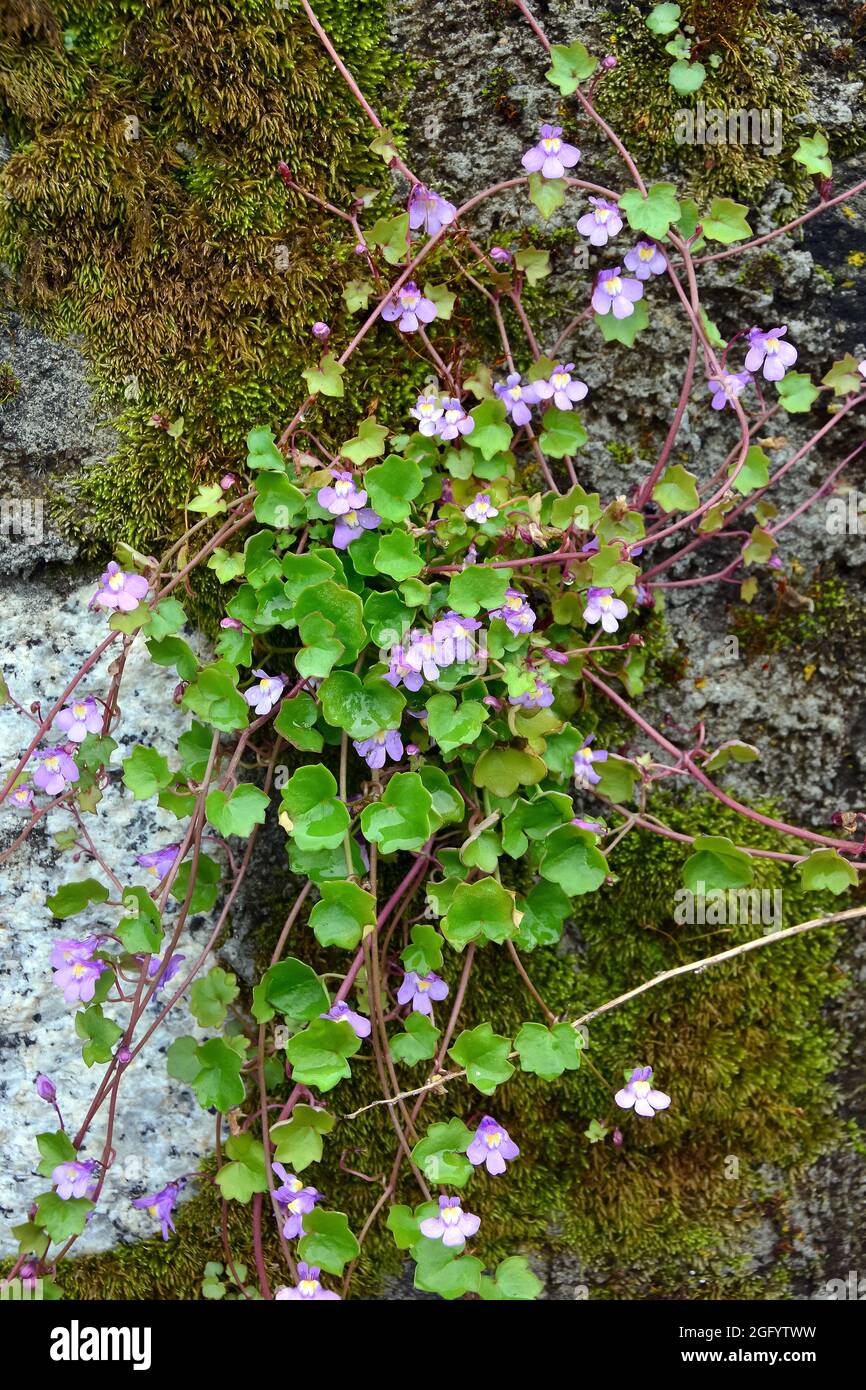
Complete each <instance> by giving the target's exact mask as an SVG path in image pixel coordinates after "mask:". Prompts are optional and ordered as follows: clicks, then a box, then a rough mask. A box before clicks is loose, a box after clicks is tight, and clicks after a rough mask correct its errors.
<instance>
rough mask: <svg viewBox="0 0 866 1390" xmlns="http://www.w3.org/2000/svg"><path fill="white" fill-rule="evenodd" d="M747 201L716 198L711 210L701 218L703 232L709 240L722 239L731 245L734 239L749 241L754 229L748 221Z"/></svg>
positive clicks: (726, 244) (724, 243)
mask: <svg viewBox="0 0 866 1390" xmlns="http://www.w3.org/2000/svg"><path fill="white" fill-rule="evenodd" d="M748 211H749V209H748V206H747V204H746V203H735V202H734V201H733V200H732V199H731V198H714V199H713V203H712V207H711V208H710V210H709V212H707V213H705V214H704V216H703V217H702V218H701V227H702V229H703V234H704V236H705V237H706V238H707V240H708V241H720V242H721V243H722V245H723V246H730V245H731V243H732V242H734V241H748V239H749V237H750V236H751V235H752V229H751V227H750V226H749V224H748V222H747V221H746V213H747V212H748Z"/></svg>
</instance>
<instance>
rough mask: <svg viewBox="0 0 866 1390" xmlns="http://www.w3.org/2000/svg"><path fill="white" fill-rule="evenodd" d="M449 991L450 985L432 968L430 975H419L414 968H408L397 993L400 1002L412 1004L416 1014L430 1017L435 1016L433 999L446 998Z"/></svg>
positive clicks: (437, 1000)
mask: <svg viewBox="0 0 866 1390" xmlns="http://www.w3.org/2000/svg"><path fill="white" fill-rule="evenodd" d="M447 993H448V986H447V985H446V983H445V981H444V980H440V978H439V976H438V975H434V973H433V971H432V970H431V971H430V973H429V974H428V975H418V974H417V973H416V972H415V971H414V970H406V971H404V973H403V983H402V985H401V986H400V990H399V993H398V995H397V1003H398V1004H408V1003H410V1002H411V1004H412V1012H413V1013H416V1014H427V1016H428V1018H432V1017H433V1005H432V1003H431V1002H430V1001H431V1000H434V999H435V1000H436V1002H437V1003H438V1002H439V1001H440V999H444V998H445V996H446V995H447Z"/></svg>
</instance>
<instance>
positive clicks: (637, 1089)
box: [614, 1067, 671, 1119]
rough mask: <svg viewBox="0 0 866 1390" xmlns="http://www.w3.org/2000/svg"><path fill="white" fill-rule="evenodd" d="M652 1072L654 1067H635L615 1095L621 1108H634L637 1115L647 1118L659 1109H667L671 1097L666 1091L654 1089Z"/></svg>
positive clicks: (650, 1117)
mask: <svg viewBox="0 0 866 1390" xmlns="http://www.w3.org/2000/svg"><path fill="white" fill-rule="evenodd" d="M652 1074H653V1069H652V1067H635V1069H634V1071H633V1072H632V1074H631V1077H630V1079H629V1081H628V1083H627V1084H626V1085H625V1086H624V1087H623V1088H622V1090H621V1091H617V1093H616V1095H615V1096H614V1100H615V1101H616V1103H617V1105H618V1106H619V1107H620V1109H621V1110H631V1109H632V1108H634V1112H635V1114H636V1115H645V1116H646V1117H647V1119H652V1117H653V1115H654V1114H655V1113H656V1111H657V1110H667V1108H668V1106H669V1105H670V1103H671V1098H670V1096H666V1095H665V1093H664V1091H655V1090H653V1087H652V1084H651V1082H652Z"/></svg>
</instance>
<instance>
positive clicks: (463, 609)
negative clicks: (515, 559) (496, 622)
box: [448, 565, 511, 618]
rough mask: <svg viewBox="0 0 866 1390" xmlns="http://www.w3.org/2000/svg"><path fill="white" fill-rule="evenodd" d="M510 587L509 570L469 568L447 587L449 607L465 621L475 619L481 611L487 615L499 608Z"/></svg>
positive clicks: (453, 579)
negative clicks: (483, 610) (484, 610)
mask: <svg viewBox="0 0 866 1390" xmlns="http://www.w3.org/2000/svg"><path fill="white" fill-rule="evenodd" d="M510 583H511V570H510V569H507V568H506V569H491V568H488V567H486V566H484V565H470V566H469V567H468V568H467V569H465V570H461V571H460V573H459V574H455V575H453V576H452V578H451V583H450V585H449V587H448V605H449V607H450V608H453V609H454V611H455V612H456V613H459V614H460V615H461V617H464V618H474V617H475V615H476V613H480V612H481V609H482V608H484V609H486V610H487V612H488V613H489V612H490V610H491V609H493V608H501V607H502V605H503V603H504V602H505V591H506V589H507V588H508V586H509V585H510Z"/></svg>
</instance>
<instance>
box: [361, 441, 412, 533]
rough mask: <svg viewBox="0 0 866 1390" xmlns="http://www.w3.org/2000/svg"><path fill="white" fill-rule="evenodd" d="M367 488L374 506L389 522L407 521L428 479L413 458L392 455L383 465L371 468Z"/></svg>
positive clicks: (365, 484) (371, 504) (366, 477)
mask: <svg viewBox="0 0 866 1390" xmlns="http://www.w3.org/2000/svg"><path fill="white" fill-rule="evenodd" d="M364 486H365V487H366V488H367V491H368V492H369V495H370V506H371V507H372V508H373V510H374V511H375V512H377V513H378V514H379V516H381V517H383V518H384V520H385V521H405V520H406V518H407V517H408V516H409V514H410V512H411V510H412V508H411V506H410V503H411V502H412V500H413V498H415V497H417V496H418V494H419V492H420V491H421V489H422V487H423V486H424V479H423V477H422V475H421V469H420V468H419V467H418V465H417V463H413V462H412V460H411V459H407V458H402V457H401V456H400V455H399V454H390V455H389V456H388V458H386V459H385V460H384V462H383V463H380V464H377V465H376V467H375V468H371V469H369V470H368V472H367V473H366V474H365V476H364Z"/></svg>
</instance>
